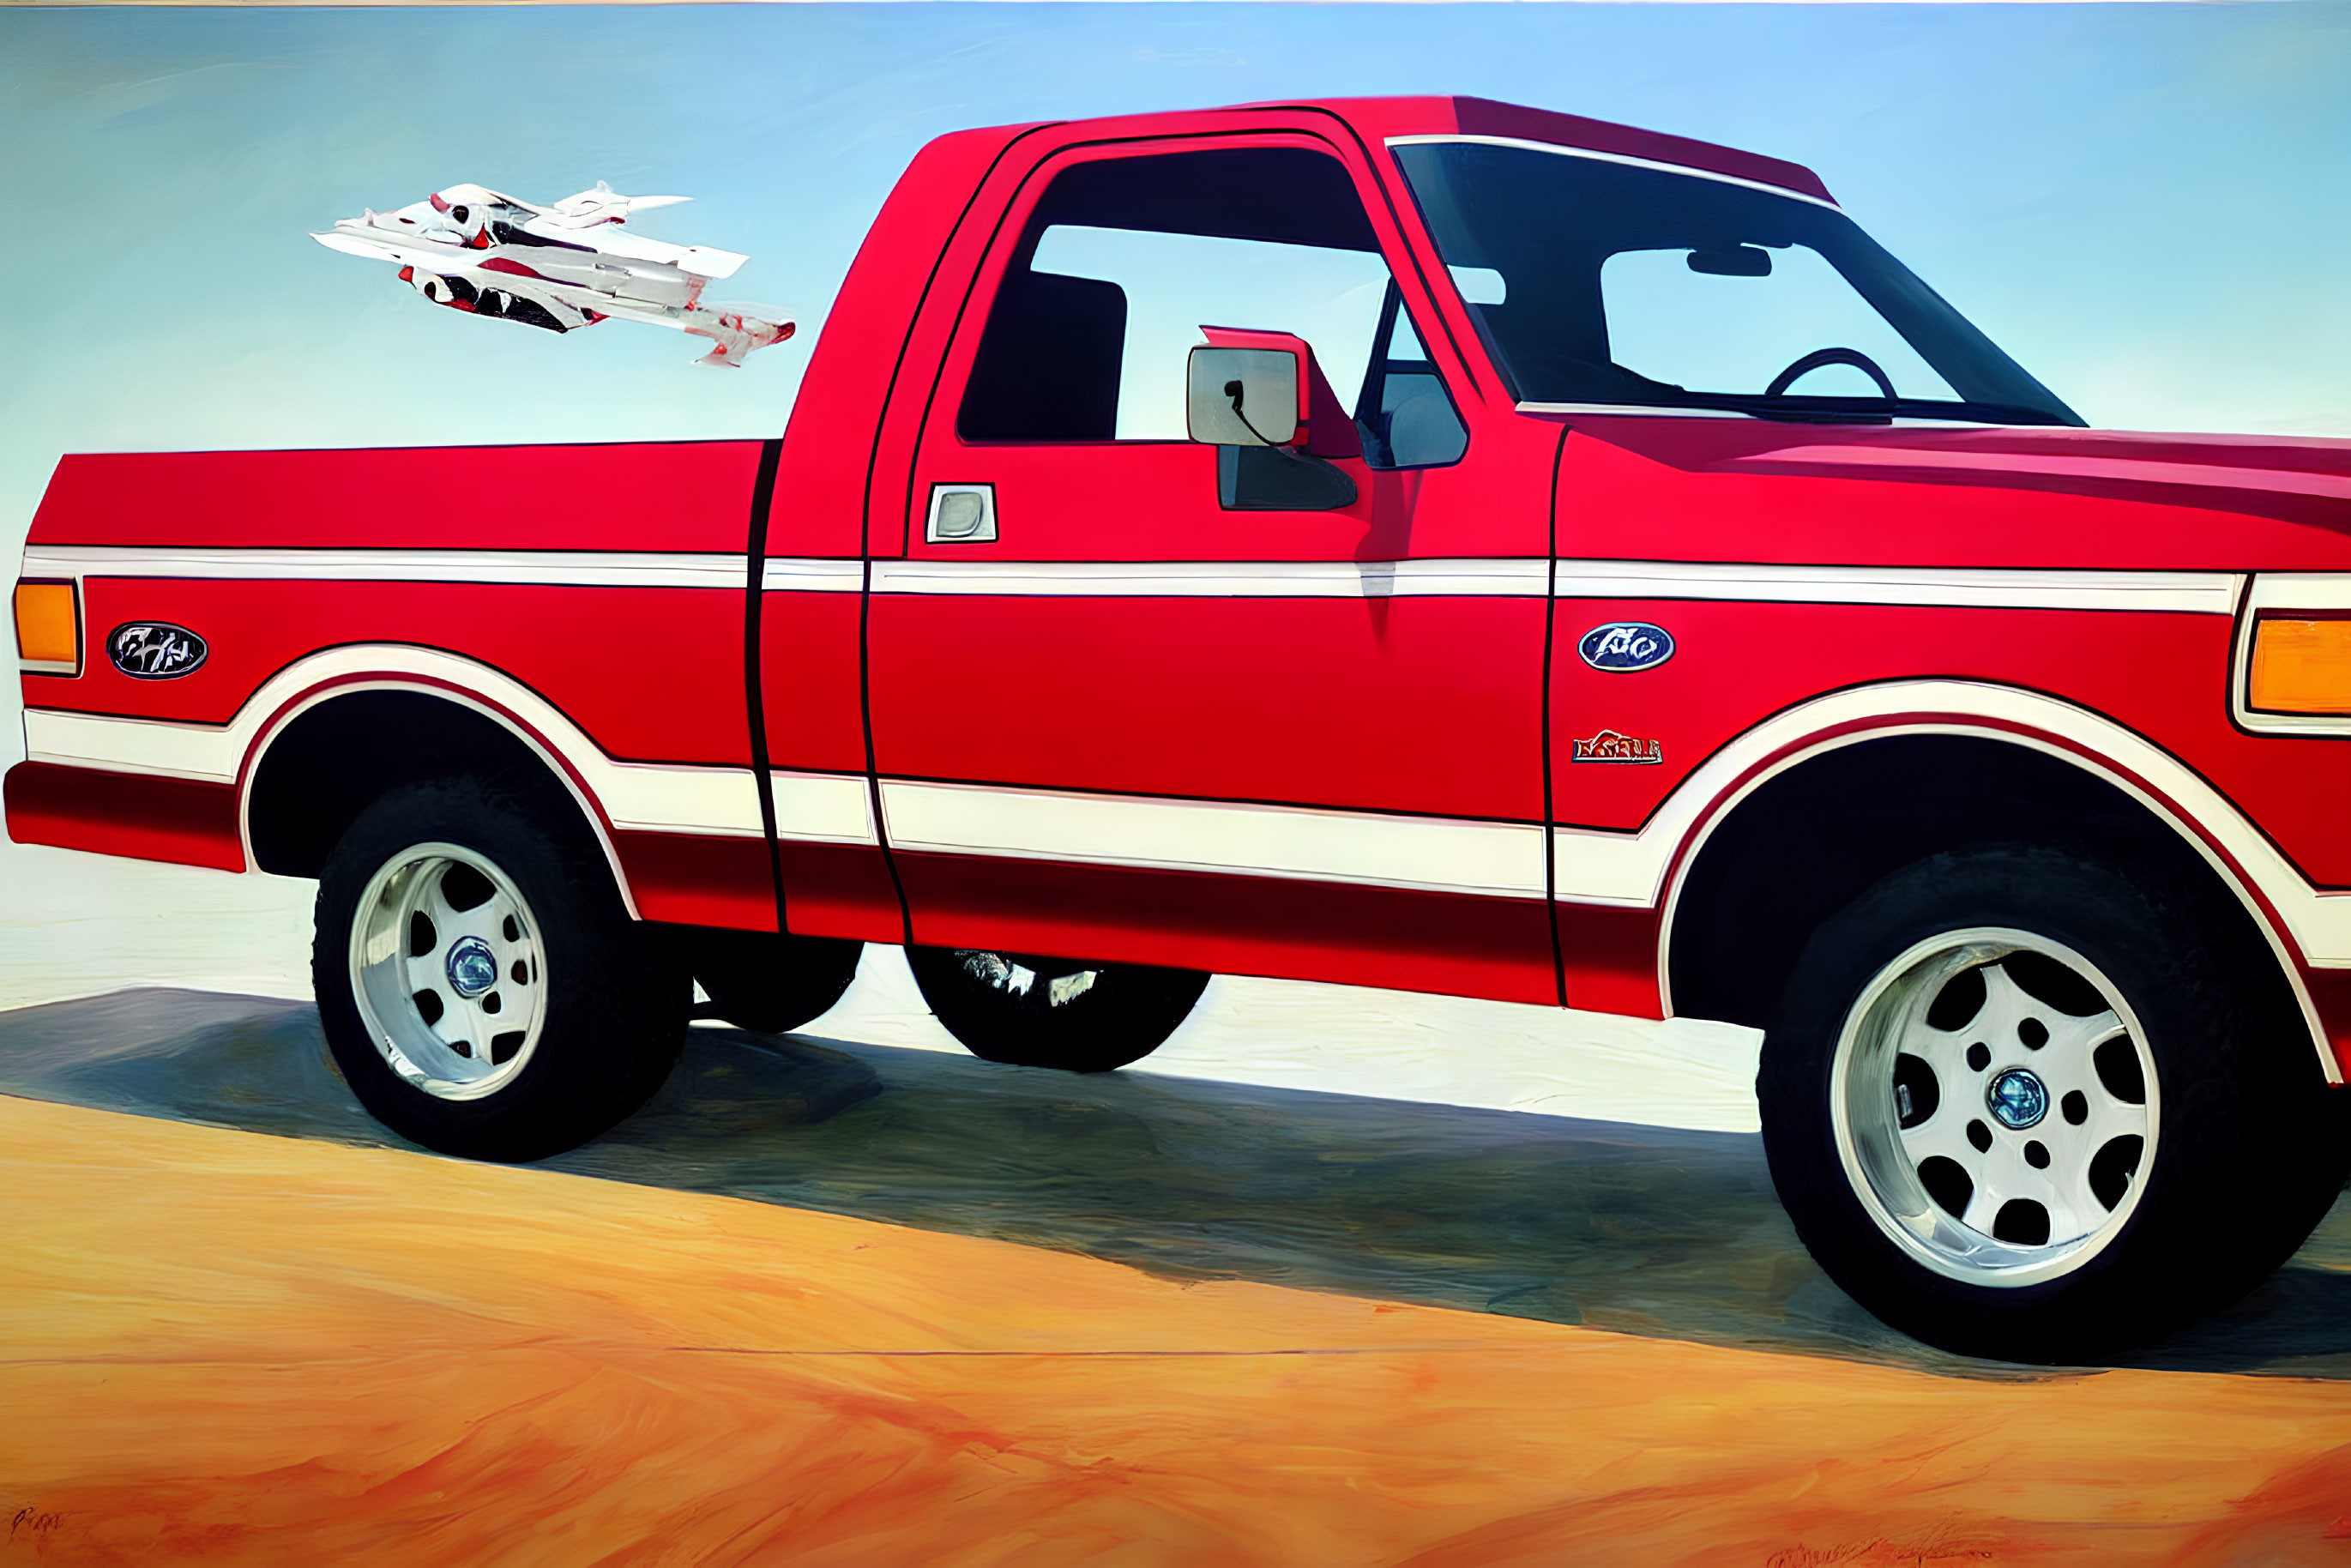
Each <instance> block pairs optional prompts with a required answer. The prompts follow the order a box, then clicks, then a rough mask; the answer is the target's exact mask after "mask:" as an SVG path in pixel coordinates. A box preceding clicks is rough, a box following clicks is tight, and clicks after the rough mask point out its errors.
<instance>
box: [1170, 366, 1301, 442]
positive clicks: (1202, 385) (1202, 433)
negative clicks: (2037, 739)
mask: <svg viewBox="0 0 2351 1568" xmlns="http://www.w3.org/2000/svg"><path fill="white" fill-rule="evenodd" d="M1298 371H1299V361H1298V356H1297V355H1296V354H1294V353H1291V352H1290V351H1289V350H1285V349H1229V348H1226V349H1220V348H1215V347H1209V348H1205V349H1195V350H1192V357H1191V360H1190V361H1189V363H1188V364H1187V366H1186V385H1185V396H1184V423H1185V426H1186V429H1187V430H1188V431H1189V432H1190V434H1191V437H1192V439H1193V440H1195V441H1197V442H1202V443H1205V444H1207V445H1210V446H1288V445H1290V444H1291V443H1292V442H1294V441H1296V440H1297V439H1298V425H1299V415H1300V414H1301V413H1304V412H1305V411H1304V408H1303V407H1302V403H1303V401H1304V400H1302V399H1301V398H1300V396H1299V395H1298V392H1299V388H1300V386H1301V384H1302V379H1301V377H1300V375H1299V373H1298Z"/></svg>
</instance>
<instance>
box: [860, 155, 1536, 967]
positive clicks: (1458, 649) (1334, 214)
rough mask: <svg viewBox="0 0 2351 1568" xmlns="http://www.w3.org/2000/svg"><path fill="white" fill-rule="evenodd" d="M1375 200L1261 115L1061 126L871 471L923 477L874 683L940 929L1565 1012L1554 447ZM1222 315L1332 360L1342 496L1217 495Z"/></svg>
mask: <svg viewBox="0 0 2351 1568" xmlns="http://www.w3.org/2000/svg"><path fill="white" fill-rule="evenodd" d="M1258 122H1259V123H1264V120H1262V118H1260V119H1259V121H1258ZM1367 190H1371V191H1374V193H1376V190H1375V187H1373V186H1372V185H1371V184H1370V183H1369V181H1368V176H1367V172H1366V171H1365V170H1364V169H1363V168H1362V167H1360V166H1351V164H1350V163H1349V162H1348V161H1347V159H1346V157H1345V156H1343V154H1341V153H1340V152H1338V151H1337V150H1336V149H1334V148H1333V147H1332V145H1330V144H1329V143H1327V142H1324V141H1320V140H1318V139H1317V138H1315V137H1313V136H1311V135H1308V134H1304V133H1301V132H1274V133H1259V134H1252V135H1235V136H1228V137H1201V138H1173V139H1164V140H1156V141H1126V142H1123V143H1106V144H1097V145H1084V144H1079V145H1074V146H1069V147H1064V148H1061V149H1060V150H1059V151H1056V152H1050V153H1047V154H1040V155H1039V156H1038V161H1037V162H1036V165H1035V167H1034V168H1033V169H1032V170H1031V172H1029V175H1028V177H1027V178H1025V179H1024V180H1023V181H1022V182H1021V183H1020V184H1019V189H1018V191H1017V193H1014V194H1013V195H1012V196H1011V198H1010V200H1009V205H1008V207H1007V208H1005V209H1004V211H1003V213H1002V215H1001V218H1000V220H999V221H998V226H997V229H996V232H995V235H994V237H993V238H992V239H991V240H990V241H989V243H988V246H987V253H986V256H985V260H984V261H983V262H982V264H981V265H980V267H978V269H977V278H976V281H975V282H974V283H973V285H972V287H971V288H970V291H969V294H968V296H967V298H965V299H964V300H963V301H962V302H961V306H960V312H959V315H958V317H957V319H956V324H955V328H954V330H953V332H952V335H951V337H950V338H949V340H948V346H947V349H946V353H945V356H944V361H943V363H942V366H941V368H940V370H939V372H938V374H937V377H936V381H935V384H932V383H926V385H927V395H928V398H929V402H928V406H927V408H926V409H925V412H924V413H923V414H922V418H921V424H920V431H919V436H918V438H917V440H916V442H915V443H914V450H913V455H912V458H911V460H910V464H909V466H908V468H904V469H901V470H900V471H899V472H898V473H897V474H896V475H889V474H884V473H882V472H879V471H877V472H876V474H875V476H874V484H875V493H876V495H877V496H878V495H881V494H883V493H887V492H888V491H889V490H890V488H891V486H893V484H897V483H902V484H903V485H904V489H903V491H899V492H897V493H898V494H900V495H903V497H904V535H903V538H894V539H893V538H872V539H870V540H869V549H871V550H872V553H873V554H874V556H875V557H876V558H877V559H875V561H874V565H873V570H872V599H871V601H870V618H869V632H868V636H869V643H868V653H869V664H870V672H869V673H870V682H871V684H870V688H869V689H870V693H871V716H872V738H873V757H874V766H875V769H876V773H877V794H878V797H879V800H880V804H881V808H882V817H883V829H884V831H885V833H886V836H887V839H888V841H889V843H890V846H891V852H892V861H893V865H894V866H895V868H896V871H897V873H898V876H899V879H900V883H901V886H902V887H903V890H904V897H905V901H906V904H907V909H908V915H909V919H910V922H911V931H912V936H913V939H914V941H915V942H917V943H920V944H924V945H926V946H957V947H964V946H968V947H987V948H998V949H1006V950H1012V951H1021V952H1031V953H1040V954H1047V955H1052V956H1063V957H1081V958H1093V959H1101V960H1105V961H1113V962H1115V961H1122V960H1123V961H1129V962H1148V963H1159V964H1171V965H1178V966H1184V967H1196V968H1203V969H1211V970H1222V971H1228V972H1246V973H1257V974H1269V975H1285V976H1294V977H1318V978H1327V979H1334V980H1343V981H1349V982H1354V983H1363V984H1373V985H1385V986H1395V987H1405V988H1419V989H1427V990H1437V991H1450V992H1458V993H1464V994H1473V995H1484V996H1491V997H1505V998H1512V999H1519V1000H1528V1001H1552V1000H1555V999H1556V997H1557V989H1556V980H1555V970H1554V964H1553V958H1552V940H1551V930H1550V921H1549V915H1548V905H1547V903H1546V891H1547V890H1546V883H1545V877H1546V874H1547V872H1546V866H1545V856H1544V847H1543V846H1544V832H1543V828H1542V822H1543V817H1544V806H1543V758H1542V747H1541V727H1542V689H1541V688H1542V669H1543V655H1544V646H1543V644H1544V634H1545V618H1546V612H1547V600H1546V593H1547V581H1546V575H1547V572H1548V554H1549V548H1550V547H1549V537H1548V527H1549V518H1548V516H1547V499H1548V495H1549V488H1550V472H1549V467H1550V462H1551V458H1552V453H1551V450H1550V449H1549V448H1548V447H1547V446H1546V447H1544V448H1543V449H1542V450H1541V451H1540V452H1537V451H1535V450H1534V449H1533V448H1532V447H1527V446H1524V444H1514V443H1513V442H1512V441H1511V440H1510V439H1507V438H1506V437H1498V438H1497V439H1496V440H1495V441H1494V442H1492V443H1491V444H1490V447H1491V449H1490V450H1487V449H1484V448H1483V447H1481V438H1480V436H1479V428H1478V424H1477V421H1476V419H1475V418H1474V417H1471V416H1474V413H1475V412H1476V411H1475V410H1474V409H1472V408H1470V407H1469V406H1468V404H1467V403H1466V402H1464V400H1463V398H1462V397H1461V395H1460V391H1461V388H1462V385H1463V376H1464V372H1463V371H1462V370H1461V368H1460V365H1459V362H1458V361H1457V360H1448V359H1442V358H1439V357H1437V356H1436V355H1433V354H1432V353H1431V352H1429V351H1428V350H1424V349H1423V348H1422V346H1421V343H1420V340H1419V339H1418V337H1417V336H1416V332H1415V327H1414V323H1415V319H1416V317H1418V318H1420V319H1430V314H1431V312H1430V307H1429V306H1428V303H1427V296H1426V292H1425V289H1426V284H1425V282H1424V281H1423V280H1422V279H1421V277H1419V274H1418V272H1417V269H1416V268H1413V267H1410V265H1409V264H1408V263H1407V264H1405V265H1404V267H1402V271H1403V272H1404V276H1403V277H1395V276H1392V274H1391V268H1390V263H1389V259H1388V258H1389V257H1391V256H1401V255H1402V254H1403V252H1402V249H1401V242H1400V241H1399V240H1397V238H1396V237H1395V229H1394V227H1393V222H1392V220H1391V219H1390V218H1389V217H1388V216H1387V215H1386V213H1385V210H1384V204H1380V203H1378V202H1376V201H1375V202H1374V204H1371V205H1370V206H1369V207H1368V208H1367V205H1366V204H1365V202H1364V200H1363V193H1364V192H1365V191H1367ZM1369 214H1378V215H1377V218H1376V221H1375V220H1374V217H1373V216H1372V215H1369ZM1207 326H1218V327H1230V328H1240V329H1256V330H1259V331H1272V332H1289V333H1294V334H1297V335H1298V336H1300V337H1302V338H1304V339H1305V340H1307V341H1308V342H1309V343H1310V344H1311V346H1312V348H1313V350H1314V355H1315V360H1316V363H1317V367H1318V368H1319V370H1320V371H1322V374H1323V375H1324V376H1325V377H1326V378H1327V379H1328V381H1329V382H1330V383H1331V386H1332V390H1333V391H1334V392H1336V393H1337V395H1338V397H1339V399H1340V400H1342V402H1343V404H1344V405H1345V406H1346V407H1349V408H1352V409H1353V410H1354V411H1355V413H1356V414H1357V416H1358V418H1357V426H1358V429H1359V431H1360V433H1361V434H1362V435H1363V436H1364V441H1363V443H1362V444H1363V445H1364V448H1365V450H1364V455H1361V456H1351V457H1344V458H1342V459H1340V460H1339V462H1338V466H1339V467H1340V468H1341V469H1343V471H1344V472H1345V473H1346V474H1347V475H1348V476H1349V477H1350V478H1351V479H1352V480H1353V485H1354V488H1355V491H1356V498H1355V499H1354V501H1353V502H1352V503H1351V504H1347V505H1343V506H1339V507H1332V508H1331V509H1326V510H1243V509H1228V507H1226V506H1225V505H1224V504H1223V502H1222V500H1221V499H1220V494H1219V483H1218V463H1219V454H1218V450H1217V448H1215V447H1212V446H1207V445H1201V444H1194V443H1192V442H1191V441H1189V440H1188V439H1186V410H1185V380H1186V355H1187V353H1188V351H1189V350H1190V349H1191V348H1192V347H1193V346H1195V345H1196V344H1199V343H1201V342H1203V341H1204V339H1203V336H1202V333H1201V330H1200V329H1202V328H1203V327H1207ZM901 384H902V385H904V382H902V383H901ZM1521 470H1524V471H1523V472H1521ZM893 499H894V497H893ZM1505 503H1507V504H1505ZM873 515H874V516H875V517H877V518H880V517H883V516H884V515H885V514H883V512H882V511H881V509H880V507H879V505H878V503H877V506H876V508H875V511H874V513H873Z"/></svg>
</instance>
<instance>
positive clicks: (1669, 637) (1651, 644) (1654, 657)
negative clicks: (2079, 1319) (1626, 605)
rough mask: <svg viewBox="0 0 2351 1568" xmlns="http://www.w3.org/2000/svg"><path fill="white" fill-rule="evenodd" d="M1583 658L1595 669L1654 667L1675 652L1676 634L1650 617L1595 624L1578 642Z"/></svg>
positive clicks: (1618, 670) (1615, 670)
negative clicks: (1674, 635)
mask: <svg viewBox="0 0 2351 1568" xmlns="http://www.w3.org/2000/svg"><path fill="white" fill-rule="evenodd" d="M1575 648H1576V652H1577V653H1582V654H1583V662H1584V663H1585V664H1589V665H1591V666H1592V667H1593V669H1595V670H1606V671H1607V672H1608V673H1609V674H1615V675H1626V674H1632V673H1633V672H1634V671H1635V670H1654V669H1656V667H1657V666H1658V665H1659V664H1664V663H1665V662H1666V661H1667V659H1670V658H1672V657H1673V656H1674V639H1673V634H1672V633H1671V632H1667V630H1666V629H1665V628H1664V627H1662V626H1652V625H1650V624H1649V623H1648V622H1646V621H1612V622H1609V623H1608V624H1607V625H1605V626H1594V627H1593V629H1592V630H1591V631H1589V632H1585V633H1584V634H1583V642H1581V643H1577V644H1576V645H1575Z"/></svg>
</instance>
